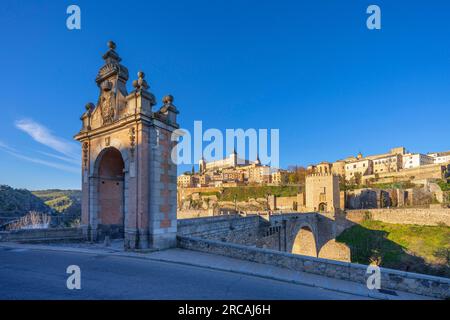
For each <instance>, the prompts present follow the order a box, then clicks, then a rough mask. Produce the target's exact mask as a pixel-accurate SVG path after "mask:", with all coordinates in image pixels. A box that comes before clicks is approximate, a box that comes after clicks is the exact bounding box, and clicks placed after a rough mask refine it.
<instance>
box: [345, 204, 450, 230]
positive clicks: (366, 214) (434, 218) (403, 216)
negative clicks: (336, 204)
mask: <svg viewBox="0 0 450 320" xmlns="http://www.w3.org/2000/svg"><path fill="white" fill-rule="evenodd" d="M366 218H370V219H372V220H378V221H382V222H386V223H399V224H417V225H422V226H436V225H438V224H440V223H444V224H446V225H447V226H450V208H395V209H364V210H347V211H346V219H347V220H349V221H351V222H354V223H361V222H362V221H363V220H364V219H366Z"/></svg>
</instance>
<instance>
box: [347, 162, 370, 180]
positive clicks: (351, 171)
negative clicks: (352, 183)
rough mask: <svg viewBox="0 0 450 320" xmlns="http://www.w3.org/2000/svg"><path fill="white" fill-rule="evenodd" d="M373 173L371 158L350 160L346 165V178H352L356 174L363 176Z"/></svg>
mask: <svg viewBox="0 0 450 320" xmlns="http://www.w3.org/2000/svg"><path fill="white" fill-rule="evenodd" d="M372 173H373V162H372V160H369V159H361V160H356V161H353V162H349V163H347V164H346V165H345V179H346V180H351V179H353V178H354V177H355V175H357V174H360V175H361V176H365V175H369V174H372Z"/></svg>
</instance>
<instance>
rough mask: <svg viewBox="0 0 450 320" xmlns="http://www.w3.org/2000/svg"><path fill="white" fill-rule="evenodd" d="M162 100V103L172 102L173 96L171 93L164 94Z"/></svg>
mask: <svg viewBox="0 0 450 320" xmlns="http://www.w3.org/2000/svg"><path fill="white" fill-rule="evenodd" d="M162 102H163V103H164V104H172V102H173V96H172V95H171V94H168V95H167V96H164V98H163V99H162Z"/></svg>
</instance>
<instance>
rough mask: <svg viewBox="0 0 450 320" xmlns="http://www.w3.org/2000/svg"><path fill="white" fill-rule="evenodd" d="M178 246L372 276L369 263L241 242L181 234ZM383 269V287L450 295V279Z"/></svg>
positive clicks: (336, 274)
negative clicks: (265, 247)
mask: <svg viewBox="0 0 450 320" xmlns="http://www.w3.org/2000/svg"><path fill="white" fill-rule="evenodd" d="M178 247H180V248H183V249H188V250H195V251H201V252H206V253H212V254H219V255H223V256H227V257H230V258H235V259H241V260H242V259H243V260H248V261H252V262H256V263H264V264H267V265H272V266H277V267H282V268H287V269H290V270H295V271H300V272H307V273H313V274H318V275H322V276H326V277H330V278H336V279H342V280H347V281H353V282H359V283H363V284H365V283H366V281H367V277H368V275H367V274H366V270H367V266H365V265H361V264H355V263H349V262H340V261H334V260H328V259H322V258H314V257H309V256H300V255H294V254H290V253H285V252H278V251H274V250H268V249H260V248H253V247H248V246H245V245H239V244H232V243H224V242H219V241H213V240H206V239H201V238H193V237H185V236H178ZM380 269H381V288H384V289H390V290H400V291H405V292H411V293H415V294H421V295H427V296H431V297H435V298H440V299H445V298H448V297H450V279H447V278H441V277H435V276H428V275H422V274H416V273H410V272H404V271H397V270H392V269H387V268H380Z"/></svg>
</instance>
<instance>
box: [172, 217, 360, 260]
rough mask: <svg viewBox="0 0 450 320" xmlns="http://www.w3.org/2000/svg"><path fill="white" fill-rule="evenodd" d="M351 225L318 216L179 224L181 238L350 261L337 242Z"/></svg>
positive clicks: (201, 220) (218, 219)
mask: <svg viewBox="0 0 450 320" xmlns="http://www.w3.org/2000/svg"><path fill="white" fill-rule="evenodd" d="M350 225H352V224H351V223H348V222H347V221H346V220H345V218H343V217H341V216H339V215H335V214H327V213H316V212H311V213H292V214H280V215H271V216H269V217H264V216H257V215H254V216H239V215H231V216H220V217H208V218H195V219H184V220H179V221H178V235H181V236H193V237H199V238H204V239H210V240H219V241H223V242H230V243H237V244H244V245H248V246H253V247H258V248H266V249H272V250H278V251H282V252H289V253H296V254H301V255H308V256H314V257H319V258H327V259H333V260H341V261H350V250H349V248H348V247H347V246H346V245H344V244H341V243H337V242H336V241H335V238H336V236H338V235H339V234H340V233H341V232H342V231H343V230H344V229H345V228H347V227H349V226H350Z"/></svg>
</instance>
